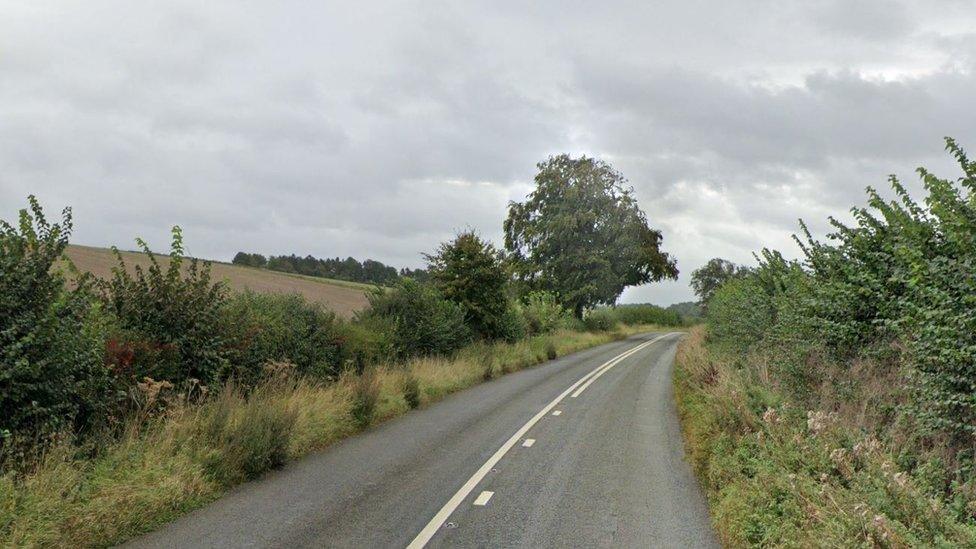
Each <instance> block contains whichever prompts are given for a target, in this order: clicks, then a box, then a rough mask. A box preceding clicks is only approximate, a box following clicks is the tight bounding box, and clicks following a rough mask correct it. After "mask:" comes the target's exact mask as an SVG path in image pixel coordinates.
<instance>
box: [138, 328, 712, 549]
mask: <svg viewBox="0 0 976 549" xmlns="http://www.w3.org/2000/svg"><path fill="white" fill-rule="evenodd" d="M678 338H679V336H678V335H675V334H665V335H660V334H648V335H644V336H637V337H634V338H631V339H628V340H625V341H621V342H615V343H611V344H607V345H604V346H601V347H596V348H593V349H589V350H587V351H583V352H580V353H576V354H573V355H569V356H566V357H562V358H560V359H557V360H555V361H552V362H549V363H546V364H544V365H541V366H538V367H535V368H530V369H527V370H523V371H520V372H517V373H514V374H509V375H507V376H503V377H502V378H499V379H497V380H495V381H492V382H489V383H484V384H481V385H478V386H476V387H472V388H470V389H467V390H465V391H462V392H459V393H456V394H455V395H452V396H451V397H448V398H446V399H444V400H443V401H441V402H439V403H437V404H434V405H432V406H430V407H428V408H426V409H423V410H417V411H414V412H411V413H409V414H407V415H405V416H402V417H400V418H398V419H395V420H392V421H389V422H387V423H385V424H383V425H381V426H379V427H377V428H376V429H373V430H371V431H369V432H367V433H364V434H362V435H359V436H356V437H352V438H350V439H347V440H345V441H343V442H341V443H339V444H337V445H335V446H333V447H331V448H329V449H327V450H325V451H323V452H320V453H317V454H313V455H311V456H309V457H307V458H305V459H303V460H300V461H298V462H294V463H292V464H289V465H288V466H286V467H285V468H284V469H282V470H280V471H276V472H273V473H271V474H269V475H267V476H266V477H264V478H263V479H261V480H259V481H256V482H252V483H249V484H246V485H242V486H240V487H238V488H237V489H235V490H232V491H231V493H229V494H228V495H227V496H225V497H224V498H223V499H221V500H219V501H217V502H215V503H214V504H212V505H210V506H208V507H206V508H204V509H200V510H198V511H195V512H193V513H190V514H189V515H186V516H184V517H183V518H181V519H179V520H177V521H176V522H174V523H172V524H170V525H168V526H166V527H164V528H163V529H162V530H160V531H158V532H155V533H153V534H150V535H148V536H144V537H142V538H139V539H137V540H134V541H133V542H132V543H131V546H133V547H404V546H407V545H410V544H412V546H413V547H423V546H428V547H433V546H450V547H485V546H491V547H518V546H521V547H540V546H548V547H570V546H588V547H601V546H602V547H609V546H614V547H710V546H717V544H716V542H715V539H714V536H713V534H712V531H711V527H710V524H709V519H708V512H707V508H706V506H705V504H704V501H703V498H702V496H701V494H700V491H699V489H698V485H697V482H696V481H695V479H694V477H693V475H692V474H691V471H690V469H689V467H688V465H687V464H686V463H685V461H684V459H683V443H682V440H681V433H680V429H679V427H678V422H677V416H676V414H675V411H674V402H673V397H672V393H671V385H670V379H671V368H672V365H673V360H674V353H675V346H676V342H677V339H678ZM574 395H575V398H574Z"/></svg>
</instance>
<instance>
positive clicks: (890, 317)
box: [708, 139, 976, 459]
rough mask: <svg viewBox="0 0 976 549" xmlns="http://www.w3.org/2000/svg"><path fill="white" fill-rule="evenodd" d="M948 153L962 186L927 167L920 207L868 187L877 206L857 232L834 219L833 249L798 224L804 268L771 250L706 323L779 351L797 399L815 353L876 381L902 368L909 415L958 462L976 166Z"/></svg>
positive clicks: (969, 335) (975, 284) (975, 281)
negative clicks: (873, 372)
mask: <svg viewBox="0 0 976 549" xmlns="http://www.w3.org/2000/svg"><path fill="white" fill-rule="evenodd" d="M946 148H947V149H948V151H949V152H950V153H951V154H952V155H953V156H954V157H955V159H956V160H957V162H958V164H959V166H960V168H961V169H962V172H963V174H964V177H962V178H960V179H959V180H958V181H953V180H949V179H941V178H938V177H936V176H934V175H932V174H930V173H928V172H927V171H926V170H924V169H921V168H920V169H919V170H918V171H919V174H920V175H921V178H922V183H923V187H924V190H925V195H926V196H925V200H924V202H922V203H918V202H916V201H915V200H913V199H912V197H911V196H909V194H908V192H907V190H906V189H905V187H904V186H903V185H902V184H901V183H900V182H899V181H898V180H897V179H896V178H894V177H892V178H891V179H890V185H891V188H892V191H893V192H894V194H895V195H896V197H897V199H896V200H886V199H884V198H882V197H881V195H880V194H879V193H878V192H877V191H875V190H874V189H870V188H869V189H868V207H866V208H855V209H854V210H853V215H854V223H853V225H852V226H847V225H844V224H842V223H840V222H838V221H836V220H831V223H832V224H833V226H834V228H835V232H834V233H833V234H831V235H829V237H828V241H827V242H820V241H816V240H814V239H813V238H812V237H811V236H810V234H809V232H808V231H807V230H806V227H805V226H803V225H802V224H801V228H802V230H803V233H804V237H805V238H804V240H800V239H797V242H798V243H799V244H800V246H801V248H802V251H803V253H804V256H805V258H804V261H803V263H799V262H789V261H785V260H784V259H783V257H782V256H781V255H780V254H779V253H777V252H770V251H764V252H763V254H762V257H760V258H759V260H760V265H759V267H758V269H757V270H755V271H754V272H752V273H751V274H748V275H746V276H745V277H742V278H739V279H736V280H733V281H731V282H728V283H726V284H725V285H723V286H722V287H721V288H720V289H719V290H718V291H717V292H716V294H715V297H714V298H713V299H712V300H711V301H710V302H709V304H708V309H709V310H708V322H709V327H710V332H711V334H712V336H713V337H714V338H715V339H716V340H720V341H729V342H733V343H735V344H738V345H744V346H755V347H764V348H767V349H771V350H774V351H775V352H774V353H772V356H773V357H774V360H773V361H772V362H771V365H772V366H773V367H774V369H775V370H777V372H781V373H782V374H784V379H786V380H788V383H789V385H791V386H792V389H791V390H792V391H793V392H794V393H796V394H800V393H803V392H804V391H805V390H806V389H809V386H810V385H811V384H815V383H820V382H822V381H823V379H824V373H823V372H822V371H821V370H822V368H821V367H820V365H821V364H822V363H823V362H824V361H823V360H818V359H817V358H818V355H824V356H825V357H826V358H827V359H828V361H834V362H846V363H855V362H859V361H864V360H867V361H868V362H869V363H870V364H872V365H874V367H876V368H878V369H879V370H878V372H877V373H878V374H879V375H884V374H885V373H886V370H887V369H891V368H895V367H901V366H904V368H903V371H905V372H907V375H906V376H904V377H903V378H902V381H903V383H905V384H906V385H907V386H908V387H910V389H911V399H910V402H908V403H907V404H906V405H905V406H904V407H903V409H902V412H903V414H902V416H901V417H902V418H904V419H905V420H906V421H907V420H912V421H916V420H917V421H919V422H921V426H922V427H924V428H925V431H924V432H925V435H926V436H929V437H931V438H930V439H929V441H928V442H927V444H939V445H943V446H949V447H950V448H951V451H950V454H952V455H953V456H954V459H955V457H960V456H963V457H964V456H966V455H968V454H969V453H971V452H972V437H973V436H974V435H976V393H974V391H973V387H976V369H974V368H973V364H974V363H976V314H974V311H976V307H974V305H976V298H974V297H973V296H976V278H974V277H973V267H972V266H973V265H974V264H976V247H974V246H973V242H974V241H976V202H974V200H976V194H974V193H976V163H974V162H971V161H970V160H969V159H968V158H967V157H966V155H965V153H964V152H963V151H962V150H961V149H960V148H959V147H958V146H957V145H956V143H955V142H953V141H952V140H951V139H947V141H946ZM804 384H806V385H808V387H804V386H803V385H804ZM960 452H962V454H960ZM960 459H961V457H960ZM966 459H969V458H966Z"/></svg>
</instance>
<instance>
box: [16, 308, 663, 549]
mask: <svg viewBox="0 0 976 549" xmlns="http://www.w3.org/2000/svg"><path fill="white" fill-rule="evenodd" d="M653 328H654V327H650V326H644V327H626V328H624V327H621V328H620V329H618V330H617V331H614V332H610V333H583V332H573V331H560V332H556V333H553V334H549V335H545V336H534V337H532V338H529V339H526V340H523V341H519V342H517V343H513V344H506V343H495V344H475V345H472V346H469V347H467V348H465V349H463V350H462V351H461V352H460V353H458V355H457V356H455V357H454V358H433V357H432V358H420V359H415V360H411V361H409V362H407V363H406V364H398V365H389V366H383V367H378V368H375V369H372V370H370V371H368V372H367V374H366V375H364V376H355V375H346V376H343V377H342V378H340V379H339V380H338V381H337V382H333V383H322V382H317V381H313V380H310V379H301V378H292V377H289V376H288V374H287V371H286V372H284V373H282V372H277V373H275V374H274V375H272V377H270V378H269V379H268V381H266V382H265V383H263V384H262V385H260V386H258V387H257V388H256V389H254V390H251V391H249V392H247V393H244V392H242V391H241V390H239V389H238V388H237V387H234V386H233V385H229V386H227V387H225V388H224V389H223V390H222V391H221V392H220V394H219V395H217V396H215V397H214V398H211V399H210V400H208V401H206V402H204V403H202V404H183V405H176V406H173V407H171V408H169V409H168V410H166V411H165V413H164V414H162V415H160V416H158V417H155V418H152V419H149V420H145V419H143V420H141V421H140V422H134V423H132V424H131V425H130V427H129V428H128V429H127V430H126V431H125V432H124V434H123V435H122V436H120V437H117V438H116V439H114V440H111V441H108V442H105V443H103V444H94V443H92V444H89V445H86V446H84V447H79V446H76V445H73V444H71V443H70V442H65V443H63V444H61V445H59V446H57V447H55V448H53V449H51V450H50V451H48V452H47V454H46V455H45V456H44V457H43V459H41V460H40V461H39V462H38V463H37V465H36V467H35V468H34V470H33V471H31V472H29V473H27V474H21V475H16V474H14V473H6V474H4V475H2V476H0V545H3V546H8V547H23V546H34V547H66V546H70V547H99V546H106V545H112V544H115V543H119V542H122V541H124V540H126V539H129V538H131V537H133V536H136V535H138V534H141V533H144V532H147V531H150V530H152V529H154V528H156V527H158V526H160V525H161V524H163V523H166V522H168V521H170V520H172V519H174V518H175V517H177V516H179V515H181V514H183V513H186V512H188V511H190V510H192V509H194V508H197V507H200V506H202V505H204V504H206V503H208V502H210V501H212V500H214V499H216V498H218V497H219V496H220V495H221V494H222V493H223V492H224V491H225V490H226V489H227V488H228V487H230V486H233V485H234V484H237V483H240V482H244V481H246V480H248V479H252V478H255V477H256V476H259V475H260V474H262V473H263V472H265V471H267V470H269V469H271V468H274V467H276V466H278V465H280V464H282V463H284V462H285V461H287V460H292V459H296V458H299V457H301V456H303V455H305V454H307V453H309V452H312V451H315V450H318V449H321V448H324V447H326V446H328V445H329V444H332V443H333V442H335V441H337V440H339V439H341V438H343V437H347V436H350V435H352V434H354V433H356V432H359V431H360V430H362V429H365V428H368V427H369V426H370V425H373V424H375V423H377V422H380V421H383V420H386V419H389V418H392V417H395V416H398V415H400V414H403V413H405V412H407V411H408V410H410V409H411V408H414V407H418V406H425V405H428V404H430V403H432V402H435V401H437V400H438V399H440V398H443V397H444V396H446V395H448V394H450V393H452V392H455V391H459V390H461V389H464V388H467V387H470V386H472V385H474V384H476V383H479V382H481V381H482V380H484V379H485V376H484V373H485V372H484V369H485V364H486V363H490V364H491V365H492V368H493V370H494V372H495V375H501V374H502V373H505V372H511V371H515V370H519V369H521V368H525V367H527V366H531V365H535V364H540V363H542V362H545V361H546V360H548V359H550V358H554V355H560V356H561V355H565V354H568V353H572V352H575V351H578V350H581V349H584V348H587V347H592V346H595V345H600V344H603V343H607V342H609V341H612V340H615V339H620V338H622V337H625V336H626V335H629V334H632V333H637V332H641V331H649V330H651V329H653Z"/></svg>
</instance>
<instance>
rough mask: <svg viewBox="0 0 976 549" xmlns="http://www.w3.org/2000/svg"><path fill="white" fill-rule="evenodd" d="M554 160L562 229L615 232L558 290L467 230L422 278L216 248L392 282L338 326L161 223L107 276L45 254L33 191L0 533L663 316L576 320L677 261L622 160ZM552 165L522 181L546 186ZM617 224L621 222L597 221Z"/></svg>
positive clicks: (145, 495) (602, 313)
mask: <svg viewBox="0 0 976 549" xmlns="http://www.w3.org/2000/svg"><path fill="white" fill-rule="evenodd" d="M554 162H556V160H552V161H550V170H551V169H555V168H554V166H555V164H554ZM573 162H580V163H581V164H580V165H579V166H577V167H578V168H580V169H582V170H583V172H580V173H576V175H574V179H572V180H569V181H564V182H563V183H562V185H563V190H567V189H568V190H570V191H572V193H575V194H576V198H574V199H573V200H577V201H578V202H579V203H578V204H577V205H576V209H577V210H578V211H583V209H582V208H583V207H584V206H586V207H589V206H594V207H597V208H598V210H594V211H596V212H597V213H598V214H599V215H598V216H597V217H587V216H584V217H585V219H578V220H576V222H577V227H578V228H580V229H582V230H584V231H589V233H588V234H590V235H591V237H592V239H591V242H590V244H593V243H595V242H596V241H597V240H598V239H614V238H623V239H626V245H627V246H628V247H627V248H626V249H624V247H618V249H616V250H614V251H612V253H610V254H604V255H602V256H600V257H599V258H598V261H597V263H594V265H597V264H599V265H600V266H601V268H600V269H597V270H593V271H589V270H587V271H581V274H580V275H579V276H575V278H574V280H575V281H574V282H571V283H568V284H569V285H565V284H564V285H562V286H558V287H557V290H555V291H547V290H546V287H545V286H541V287H540V288H536V289H531V288H527V287H526V286H525V285H514V284H512V280H511V279H510V273H509V269H510V265H509V264H508V262H507V261H506V259H505V258H504V257H503V254H502V253H501V252H499V251H498V250H496V249H495V248H494V247H493V246H492V245H491V244H490V243H487V242H485V241H483V240H482V239H481V238H479V237H478V236H477V235H475V234H473V233H470V232H469V233H462V234H460V235H458V236H457V237H456V238H455V239H454V240H452V241H450V242H446V243H444V244H442V245H441V246H440V247H439V248H438V249H437V250H436V251H435V253H433V254H431V255H429V256H427V259H428V261H429V263H430V271H429V276H428V272H427V271H423V272H422V273H418V274H422V275H423V277H424V278H429V281H425V280H418V279H415V278H414V277H412V276H406V275H409V274H414V273H408V272H406V271H404V272H401V273H396V272H391V269H389V268H386V267H385V266H382V265H381V264H378V263H377V262H373V263H370V262H369V261H367V262H364V263H361V264H360V263H358V262H356V261H355V260H351V261H346V262H339V261H338V260H335V262H332V261H331V260H326V261H321V260H316V259H314V258H304V259H299V258H296V257H294V256H289V257H282V256H279V257H271V258H267V259H265V258H264V257H262V256H260V255H258V254H246V253H240V254H238V256H237V257H236V258H235V262H236V263H238V264H246V265H252V266H261V265H266V268H268V269H278V268H280V269H282V270H286V271H289V272H302V271H305V272H306V273H308V274H316V275H317V276H325V275H327V276H332V277H336V276H337V275H336V274H335V272H332V271H328V269H330V268H333V267H335V266H336V265H339V264H340V263H341V264H343V265H346V266H349V267H350V269H352V265H351V263H356V265H357V266H358V268H360V269H361V270H362V273H361V274H355V275H348V273H347V274H344V275H342V276H347V275H348V276H353V277H365V278H360V280H365V279H367V278H368V279H369V280H371V281H374V282H382V283H390V284H391V286H390V287H388V288H379V287H376V288H374V291H373V292H372V293H371V294H370V296H369V303H370V307H369V308H368V309H367V310H365V311H362V312H360V313H359V314H358V315H357V316H356V317H355V318H354V319H352V320H345V319H341V318H338V317H337V316H336V315H335V314H334V313H333V312H331V311H329V310H326V309H324V308H322V307H321V306H320V305H318V304H314V303H309V302H308V301H306V300H305V299H304V298H303V297H301V296H300V295H262V294H256V293H253V292H250V291H245V292H242V293H237V294H232V293H231V292H230V291H229V289H228V288H227V287H226V286H225V284H224V283H223V282H222V281H215V280H214V279H213V277H212V276H211V270H210V265H209V264H206V263H200V262H198V261H197V260H196V259H190V258H186V257H185V254H184V248H183V235H182V232H181V231H180V229H179V228H178V227H175V228H174V229H173V239H172V246H171V252H170V254H169V257H168V258H165V259H160V258H157V256H156V255H155V254H154V253H153V252H152V251H151V250H150V249H149V248H148V246H146V244H145V243H144V242H143V241H141V240H138V239H137V243H138V244H139V246H140V248H141V249H142V252H143V256H144V257H140V258H139V263H137V264H135V265H130V264H127V260H126V258H125V257H126V256H123V255H122V254H121V253H120V252H118V250H113V251H114V254H115V258H116V262H117V265H116V266H115V268H114V269H112V271H111V275H110V276H108V277H107V278H105V279H95V277H94V276H92V275H81V274H80V273H78V272H77V270H76V269H73V265H71V263H70V261H69V260H67V259H65V258H64V256H63V254H64V251H65V249H66V246H67V244H68V237H69V235H70V233H71V229H72V226H71V215H70V210H65V211H64V213H63V216H62V221H61V222H60V223H58V224H50V223H48V222H47V220H46V219H45V217H44V215H43V212H42V210H41V207H40V206H39V205H38V203H37V202H36V200H34V199H33V197H31V198H30V209H29V210H24V211H22V212H21V215H20V220H19V226H18V227H14V226H11V225H10V224H8V223H5V222H4V223H2V224H0V250H2V252H3V253H2V255H0V290H2V293H0V305H2V308H0V361H2V362H0V367H2V375H0V405H2V409H3V410H4V414H3V416H2V418H0V422H2V423H0V543H2V544H3V545H17V546H20V545H29V546H35V545H40V546H50V545H66V544H70V545H74V546H92V545H107V544H113V543H117V542H120V541H123V540H125V539H127V538H128V537H130V536H132V535H134V534H137V533H140V532H143V531H146V530H149V529H151V528H153V527H154V526H156V525H158V524H160V523H162V522H165V521H167V520H169V519H171V518H173V517H175V516H176V515H178V514H180V513H183V512H185V511H187V510H189V509H192V508H194V507H198V506H200V505H202V504H204V503H206V502H207V501H210V500H211V499H213V498H215V497H217V496H219V494H220V493H221V492H222V491H223V490H225V489H226V488H227V487H229V486H232V485H234V484H236V483H239V482H243V481H246V480H248V479H252V478H255V477H256V476H258V475H261V474H262V473H263V472H265V471H267V470H268V469H271V468H274V467H276V466H278V465H280V464H282V463H284V462H285V461H286V460H288V459H292V458H294V457H297V456H300V455H303V454H304V453H306V452H308V451H310V450H312V449H315V448H321V447H322V446H324V445H327V444H329V443H331V442H332V441H334V440H336V439H338V438H341V437H343V436H347V435H349V434H351V433H353V432H356V431H357V430H359V429H363V428H367V427H368V426H370V425H372V424H374V423H375V422H377V421H381V420H383V419H386V418H388V417H391V416H394V415H397V414H399V413H403V412H405V411H407V410H409V409H411V408H416V407H419V406H423V405H425V404H426V403H429V402H431V401H433V400H436V399H438V398H441V397H442V396H443V395H446V394H448V393H450V392H452V391H456V390H459V389H462V388H465V387H468V386H470V385H472V384H474V383H477V382H479V381H482V380H485V379H491V378H493V377H495V376H497V375H500V374H503V373H507V372H511V371H514V370H517V369H519V368H523V367H527V366H531V365H534V364H539V363H541V362H544V361H546V360H551V359H553V358H556V357H557V356H560V355H561V354H565V353H567V352H572V351H575V350H578V349H581V348H583V347H587V346H590V345H596V344H599V343H604V342H607V341H611V340H613V339H616V338H619V337H622V336H623V335H624V334H626V333H631V332H635V331H643V330H646V329H647V326H644V325H642V323H645V322H649V321H653V322H663V323H674V321H675V319H677V315H674V314H672V313H667V312H666V311H664V310H662V309H659V308H656V307H650V306H642V307H635V308H625V309H620V310H612V309H597V310H591V311H588V314H587V315H586V316H585V319H581V318H579V316H580V315H582V313H583V311H584V310H585V309H588V308H590V307H591V306H592V305H593V304H596V303H600V302H604V303H612V302H613V301H614V300H615V298H616V295H617V294H619V289H622V287H623V286H624V285H628V284H636V283H640V282H642V281H646V280H651V279H658V278H660V277H662V276H673V275H674V274H676V269H675V268H674V264H673V261H671V260H670V259H669V258H668V257H667V255H666V254H663V253H661V252H659V250H658V249H657V247H658V244H659V243H660V233H658V232H655V231H652V230H651V229H649V228H648V227H647V225H646V221H645V220H644V217H643V214H642V213H641V212H640V210H639V209H638V208H637V206H636V204H635V203H634V201H633V199H632V198H631V197H630V192H629V191H626V190H623V189H622V188H621V187H620V183H621V181H622V179H621V178H620V177H619V175H618V174H616V173H615V172H612V170H610V169H609V167H608V166H606V165H603V164H599V163H595V161H592V160H588V159H583V160H581V161H573ZM587 170H589V172H588V171H587ZM590 172H594V173H590ZM546 173H548V172H546ZM551 175H552V174H550V175H549V176H542V175H540V179H539V181H540V182H544V181H548V182H549V183H553V181H551V179H552V178H551V177H550V176H551ZM601 177H603V178H604V180H602V182H601V180H600V178H601ZM607 178H609V179H607ZM547 184H548V183H547ZM598 189H602V191H599V192H602V193H603V195H600V196H597V195H595V194H593V193H594V192H595V191H597V190H598ZM546 192H555V190H554V189H552V188H549V189H548V191H546ZM599 192H597V194H599ZM545 195H546V193H545V192H543V191H539V193H538V194H537V195H536V196H537V199H538V200H537V202H536V203H535V204H536V205H540V204H541V205H545V207H544V209H545V211H544V212H543V215H541V216H534V215H533V216H531V217H532V222H533V223H536V222H538V223H541V224H543V225H546V226H548V225H549V224H551V223H555V224H556V225H558V224H559V223H561V222H562V221H565V218H563V219H562V221H561V220H560V218H559V217H557V218H552V219H551V218H550V216H551V214H552V212H556V213H557V214H559V215H563V214H565V211H568V210H571V209H573V208H574V206H573V203H572V202H568V201H565V200H563V201H562V202H561V203H560V205H559V206H558V207H557V208H556V209H555V210H553V209H551V208H550V206H549V205H546V204H550V203H551V201H549V200H548V199H547V198H544V196H545ZM529 207H530V208H531V207H534V206H529ZM513 208H514V206H513ZM599 208H602V210H599ZM525 211H528V210H525ZM560 212H562V213H560ZM617 222H619V223H623V224H625V228H624V229H622V230H621V231H614V230H609V229H607V228H606V227H605V226H604V225H603V224H604V223H617ZM519 227H520V228H519V229H517V230H529V229H530V228H529V227H528V226H526V225H520V226H519ZM530 230H533V231H534V230H540V229H539V228H538V227H536V228H531V229H530ZM544 230H548V229H544ZM524 234H526V233H523V236H524ZM565 236H566V235H561V238H565ZM604 244H607V243H606V242H604ZM630 246H636V248H631V247H630ZM604 247H607V246H604ZM609 247H610V248H613V246H609ZM547 253H555V252H554V250H549V252H547ZM571 253H573V254H576V257H577V258H578V257H581V254H584V253H586V249H584V248H578V249H574V250H572V251H571ZM127 257H129V258H130V259H132V257H133V256H132V255H129V256H127ZM533 257H535V258H536V259H538V258H539V257H541V256H537V255H535V256H533ZM550 257H551V256H550ZM655 262H656V263H655ZM374 263H375V264H374ZM561 265H562V268H568V267H569V265H570V263H569V262H566V261H563V262H562V263H561ZM352 270H353V271H355V269H352ZM66 272H71V273H72V280H70V281H69V280H68V278H67V277H66V274H65V273H66ZM523 272H524V271H523ZM554 272H557V273H558V274H559V276H562V277H564V278H563V282H565V281H566V280H568V279H567V278H566V277H567V276H569V275H567V274H566V273H563V272H561V271H554ZM365 273H372V274H365ZM384 273H385V274H384ZM611 279H612V280H611ZM608 288H610V289H608ZM612 288H618V290H615V291H616V294H613V290H612ZM519 290H528V291H525V292H520V291H519ZM611 294H613V295H611ZM567 303H568V304H570V306H571V307H572V308H573V310H572V311H568V310H567V309H566V304H567ZM574 312H575V313H576V316H575V317H574V316H573V314H572V313H574ZM584 330H585V331H584ZM8 411H10V412H9V413H8Z"/></svg>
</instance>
